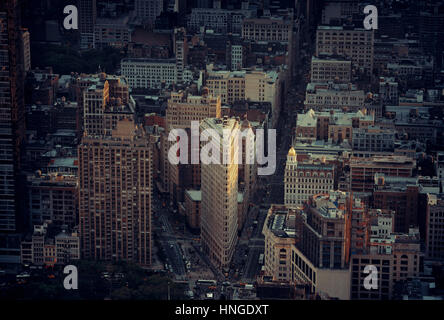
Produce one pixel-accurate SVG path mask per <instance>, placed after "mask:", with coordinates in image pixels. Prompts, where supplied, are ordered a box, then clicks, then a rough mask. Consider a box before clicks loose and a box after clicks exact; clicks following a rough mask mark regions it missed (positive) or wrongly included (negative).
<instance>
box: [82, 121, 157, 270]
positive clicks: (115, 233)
mask: <svg viewBox="0 0 444 320" xmlns="http://www.w3.org/2000/svg"><path fill="white" fill-rule="evenodd" d="M79 178H80V183H79V188H80V189H79V198H80V207H79V215H80V234H81V247H82V256H83V257H84V258H87V259H88V258H89V259H97V260H113V261H117V260H125V261H131V262H134V263H138V264H140V265H143V266H148V265H150V264H151V192H152V189H151V182H152V167H151V149H150V145H149V140H148V139H147V137H146V136H145V134H144V133H143V132H142V129H138V128H137V126H136V125H135V124H134V123H133V122H132V121H131V120H128V119H123V120H121V121H119V122H118V123H117V126H116V129H115V130H113V132H112V135H111V136H106V137H105V136H103V137H99V138H96V137H87V136H86V137H84V138H83V139H82V142H81V144H80V146H79Z"/></svg>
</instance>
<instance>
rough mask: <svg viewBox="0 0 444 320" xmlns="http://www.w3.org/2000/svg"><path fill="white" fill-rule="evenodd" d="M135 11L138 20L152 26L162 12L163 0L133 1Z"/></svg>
mask: <svg viewBox="0 0 444 320" xmlns="http://www.w3.org/2000/svg"><path fill="white" fill-rule="evenodd" d="M135 9H136V15H137V17H138V18H140V19H142V20H143V22H146V23H147V24H148V25H151V26H153V25H154V22H155V20H156V18H157V17H158V16H159V15H160V14H161V13H162V11H163V0H135Z"/></svg>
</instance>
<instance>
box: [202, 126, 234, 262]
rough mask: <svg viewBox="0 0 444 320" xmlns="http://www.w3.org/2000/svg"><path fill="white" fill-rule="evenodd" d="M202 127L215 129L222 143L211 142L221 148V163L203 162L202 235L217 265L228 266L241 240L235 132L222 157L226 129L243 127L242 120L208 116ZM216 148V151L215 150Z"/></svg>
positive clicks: (206, 248)
mask: <svg viewBox="0 0 444 320" xmlns="http://www.w3.org/2000/svg"><path fill="white" fill-rule="evenodd" d="M200 127H201V130H202V131H203V130H206V129H212V130H215V132H217V133H218V134H219V135H220V137H221V139H220V145H218V143H217V142H216V140H212V141H211V142H209V143H210V144H212V146H213V147H214V148H215V149H212V152H220V155H219V156H220V159H221V161H220V162H221V163H220V164H204V163H202V164H201V168H202V169H201V184H202V186H201V188H202V203H201V208H202V211H201V237H202V247H203V250H204V252H205V253H206V254H207V255H208V257H209V258H210V261H211V262H212V263H213V265H214V266H215V267H217V268H220V269H226V268H227V267H228V266H229V264H230V262H231V259H232V257H233V253H234V249H235V246H236V242H237V224H238V221H237V220H238V215H237V194H238V165H237V164H236V163H235V161H234V159H236V157H237V156H238V153H237V151H238V150H237V144H236V140H235V138H234V137H233V135H231V138H230V139H229V144H228V146H227V147H228V148H229V149H230V150H231V152H230V155H229V157H228V159H227V160H228V161H226V163H224V162H223V161H222V159H223V157H224V155H223V147H222V143H221V142H222V141H223V139H222V135H223V130H229V132H230V133H232V132H233V130H239V122H238V121H237V120H236V119H234V118H231V119H228V118H227V117H225V118H224V119H217V118H208V119H205V120H204V121H203V122H202V123H201V125H200ZM215 150H216V151H215Z"/></svg>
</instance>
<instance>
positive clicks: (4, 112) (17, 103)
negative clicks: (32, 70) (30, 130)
mask: <svg viewBox="0 0 444 320" xmlns="http://www.w3.org/2000/svg"><path fill="white" fill-rule="evenodd" d="M22 47H23V42H22V36H21V28H20V12H19V4H18V1H16V0H6V1H1V2H0V232H15V231H16V230H17V226H18V224H19V223H20V221H19V220H18V214H17V213H18V202H17V201H16V200H17V199H16V197H17V195H18V194H19V192H18V189H17V188H18V186H17V178H18V170H19V168H20V150H21V146H22V142H23V140H24V136H25V117H24V114H25V112H24V111H25V110H24V92H23V87H24V71H23V50H21V48H22Z"/></svg>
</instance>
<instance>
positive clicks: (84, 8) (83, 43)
mask: <svg viewBox="0 0 444 320" xmlns="http://www.w3.org/2000/svg"><path fill="white" fill-rule="evenodd" d="M78 9H79V30H80V47H81V48H82V49H88V48H92V47H93V46H94V25H95V24H96V18H97V8H96V0H78Z"/></svg>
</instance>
